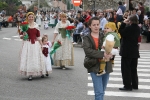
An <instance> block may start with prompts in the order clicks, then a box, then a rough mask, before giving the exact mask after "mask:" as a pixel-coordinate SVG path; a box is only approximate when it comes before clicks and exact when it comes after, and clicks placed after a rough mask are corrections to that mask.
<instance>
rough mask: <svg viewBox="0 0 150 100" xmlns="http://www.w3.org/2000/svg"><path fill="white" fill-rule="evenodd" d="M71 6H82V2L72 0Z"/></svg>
mask: <svg viewBox="0 0 150 100" xmlns="http://www.w3.org/2000/svg"><path fill="white" fill-rule="evenodd" d="M72 4H73V5H74V6H80V5H81V4H82V0H72Z"/></svg>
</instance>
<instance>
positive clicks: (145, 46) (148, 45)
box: [140, 43, 150, 50]
mask: <svg viewBox="0 0 150 100" xmlns="http://www.w3.org/2000/svg"><path fill="white" fill-rule="evenodd" d="M140 50H150V43H141V44H140Z"/></svg>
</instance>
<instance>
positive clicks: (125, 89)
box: [119, 87, 132, 91]
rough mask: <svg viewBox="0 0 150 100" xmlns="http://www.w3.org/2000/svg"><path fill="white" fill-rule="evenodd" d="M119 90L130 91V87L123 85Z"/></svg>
mask: <svg viewBox="0 0 150 100" xmlns="http://www.w3.org/2000/svg"><path fill="white" fill-rule="evenodd" d="M119 90H123V91H132V88H125V87H123V88H119Z"/></svg>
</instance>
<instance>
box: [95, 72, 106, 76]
mask: <svg viewBox="0 0 150 100" xmlns="http://www.w3.org/2000/svg"><path fill="white" fill-rule="evenodd" d="M105 73H106V72H105V71H103V72H102V73H97V74H96V75H97V76H101V75H103V74H105Z"/></svg>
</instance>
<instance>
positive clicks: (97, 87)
mask: <svg viewBox="0 0 150 100" xmlns="http://www.w3.org/2000/svg"><path fill="white" fill-rule="evenodd" d="M90 74H91V77H92V81H93V87H94V92H95V100H104V94H105V90H106V86H107V83H108V80H109V74H108V73H106V74H103V75H101V76H97V75H96V73H93V72H91V73H90Z"/></svg>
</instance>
